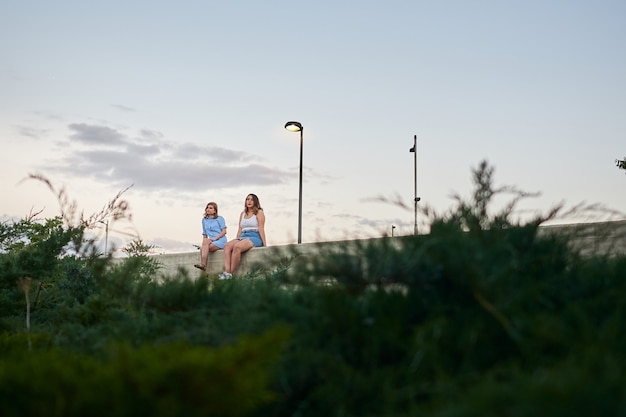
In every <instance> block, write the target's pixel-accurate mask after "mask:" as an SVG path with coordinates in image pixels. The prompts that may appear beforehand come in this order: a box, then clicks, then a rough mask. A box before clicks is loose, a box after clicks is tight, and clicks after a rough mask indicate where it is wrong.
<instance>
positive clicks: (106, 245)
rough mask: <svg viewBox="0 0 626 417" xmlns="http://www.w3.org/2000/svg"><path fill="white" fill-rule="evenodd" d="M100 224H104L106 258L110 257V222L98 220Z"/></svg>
mask: <svg viewBox="0 0 626 417" xmlns="http://www.w3.org/2000/svg"><path fill="white" fill-rule="evenodd" d="M98 223H102V224H103V225H104V256H108V252H107V250H108V245H109V221H108V220H107V221H106V222H105V221H102V220H98Z"/></svg>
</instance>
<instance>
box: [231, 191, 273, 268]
mask: <svg viewBox="0 0 626 417" xmlns="http://www.w3.org/2000/svg"><path fill="white" fill-rule="evenodd" d="M261 246H267V241H266V240H265V213H263V209H262V208H261V203H259V197H257V196H256V195H255V194H248V196H247V197H246V203H245V205H244V210H243V212H242V213H241V214H240V215H239V229H238V230H237V238H236V239H234V240H231V241H230V242H228V244H226V246H225V247H224V272H222V273H221V274H220V275H219V278H220V279H229V278H232V277H233V272H234V271H235V269H236V268H237V265H239V261H241V254H242V253H244V252H247V251H249V250H250V249H252V248H254V247H261Z"/></svg>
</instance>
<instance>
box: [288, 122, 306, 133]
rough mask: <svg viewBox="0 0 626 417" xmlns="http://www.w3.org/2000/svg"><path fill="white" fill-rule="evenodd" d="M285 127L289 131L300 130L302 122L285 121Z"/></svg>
mask: <svg viewBox="0 0 626 417" xmlns="http://www.w3.org/2000/svg"><path fill="white" fill-rule="evenodd" d="M285 129H287V130H288V131H290V132H301V131H302V124H301V123H300V122H287V123H285Z"/></svg>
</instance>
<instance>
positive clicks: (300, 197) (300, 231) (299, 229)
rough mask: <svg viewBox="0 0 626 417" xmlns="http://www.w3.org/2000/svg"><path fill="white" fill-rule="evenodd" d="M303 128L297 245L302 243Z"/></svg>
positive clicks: (301, 132)
mask: <svg viewBox="0 0 626 417" xmlns="http://www.w3.org/2000/svg"><path fill="white" fill-rule="evenodd" d="M303 132H304V127H301V128H300V195H299V196H298V243H302V144H303V142H304V141H303V140H302V139H303V134H304V133H303Z"/></svg>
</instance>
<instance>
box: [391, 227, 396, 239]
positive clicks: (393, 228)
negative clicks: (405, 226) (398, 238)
mask: <svg viewBox="0 0 626 417" xmlns="http://www.w3.org/2000/svg"><path fill="white" fill-rule="evenodd" d="M395 228H396V225H394V224H392V225H391V237H393V231H394V230H395Z"/></svg>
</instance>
